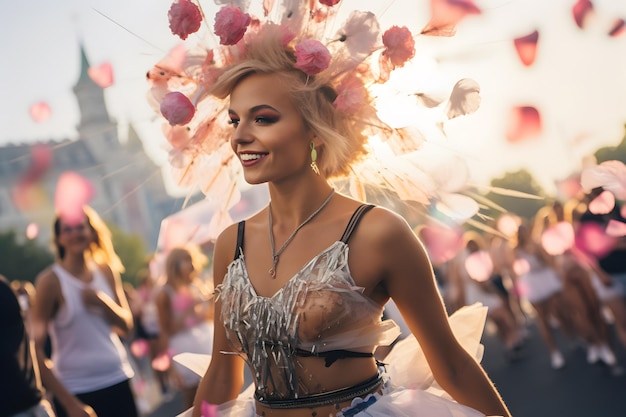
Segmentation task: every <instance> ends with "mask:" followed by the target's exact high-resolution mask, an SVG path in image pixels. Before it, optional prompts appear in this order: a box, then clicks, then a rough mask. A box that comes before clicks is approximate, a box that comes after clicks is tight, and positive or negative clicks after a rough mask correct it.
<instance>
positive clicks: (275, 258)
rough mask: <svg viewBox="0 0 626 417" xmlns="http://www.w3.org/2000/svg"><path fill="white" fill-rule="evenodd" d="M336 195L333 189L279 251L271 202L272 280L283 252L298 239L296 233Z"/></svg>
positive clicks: (268, 210) (269, 216)
mask: <svg viewBox="0 0 626 417" xmlns="http://www.w3.org/2000/svg"><path fill="white" fill-rule="evenodd" d="M334 194H335V190H334V189H332V190H331V191H330V195H329V196H328V197H326V200H324V202H323V203H322V205H321V206H319V208H318V209H317V210H315V211H314V212H313V213H311V215H310V216H309V217H307V218H306V220H305V221H303V222H302V223H300V225H299V226H298V227H296V230H294V231H293V232H292V233H291V235H289V237H288V238H287V240H285V243H283V245H282V246H281V247H280V248H279V249H278V251H275V250H274V249H275V248H274V232H273V230H274V228H273V226H274V223H273V222H272V202H271V201H270V202H269V204H268V205H267V216H268V220H269V221H268V223H269V226H270V246H271V248H272V267H271V268H270V270H269V271H267V272H268V273H269V274H270V275H271V276H272V278H276V265H278V257H279V256H280V254H281V253H283V251H284V250H285V249H286V248H287V245H289V243H291V241H292V240H293V238H294V237H296V233H298V231H299V230H300V229H302V228H303V227H304V225H305V224H307V223H308V222H310V221H311V220H313V218H314V217H315V216H317V215H318V214H319V212H320V211H322V210H323V209H324V207H326V205H327V204H328V203H329V202H330V199H331V198H332V197H333V195H334Z"/></svg>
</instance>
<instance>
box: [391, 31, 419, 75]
mask: <svg viewBox="0 0 626 417" xmlns="http://www.w3.org/2000/svg"><path fill="white" fill-rule="evenodd" d="M383 45H385V51H384V52H383V53H384V54H385V55H386V56H387V57H388V58H389V61H391V64H392V65H393V66H395V67H402V66H404V64H405V63H406V61H408V60H409V59H411V58H413V56H414V55H415V41H414V40H413V34H411V31H410V30H409V29H408V28H407V27H406V26H403V27H398V26H393V27H391V28H390V29H388V30H387V31H386V32H385V33H384V34H383Z"/></svg>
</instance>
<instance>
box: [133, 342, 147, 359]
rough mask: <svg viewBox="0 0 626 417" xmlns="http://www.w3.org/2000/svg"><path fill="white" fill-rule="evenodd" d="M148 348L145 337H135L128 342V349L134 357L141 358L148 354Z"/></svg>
mask: <svg viewBox="0 0 626 417" xmlns="http://www.w3.org/2000/svg"><path fill="white" fill-rule="evenodd" d="M149 350H150V348H149V346H148V342H147V341H146V339H137V340H134V341H133V342H132V343H131V344H130V351H131V353H132V354H133V356H134V357H136V358H143V357H144V356H146V355H147V354H148V352H149Z"/></svg>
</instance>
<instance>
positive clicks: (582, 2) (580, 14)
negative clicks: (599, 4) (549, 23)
mask: <svg viewBox="0 0 626 417" xmlns="http://www.w3.org/2000/svg"><path fill="white" fill-rule="evenodd" d="M572 14H573V15H574V21H575V22H576V26H578V27H579V28H580V29H583V28H584V27H585V26H586V25H587V23H588V21H589V18H590V17H591V15H592V14H593V4H592V3H591V1H590V0H578V1H577V2H576V4H574V7H572Z"/></svg>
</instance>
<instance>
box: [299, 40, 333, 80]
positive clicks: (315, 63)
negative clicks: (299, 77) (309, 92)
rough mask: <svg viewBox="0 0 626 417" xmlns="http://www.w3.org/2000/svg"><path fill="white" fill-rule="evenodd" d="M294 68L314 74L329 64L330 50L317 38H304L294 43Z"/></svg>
mask: <svg viewBox="0 0 626 417" xmlns="http://www.w3.org/2000/svg"><path fill="white" fill-rule="evenodd" d="M295 53H296V65H294V66H295V67H296V68H298V69H299V70H301V71H302V72H304V73H305V74H307V75H315V74H318V73H320V72H322V71H324V70H325V69H326V68H328V65H329V64H330V58H331V56H330V52H329V51H328V48H326V46H324V44H323V43H321V42H320V41H318V40H317V39H305V40H303V41H302V42H300V43H299V44H297V45H296V51H295Z"/></svg>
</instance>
